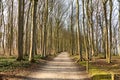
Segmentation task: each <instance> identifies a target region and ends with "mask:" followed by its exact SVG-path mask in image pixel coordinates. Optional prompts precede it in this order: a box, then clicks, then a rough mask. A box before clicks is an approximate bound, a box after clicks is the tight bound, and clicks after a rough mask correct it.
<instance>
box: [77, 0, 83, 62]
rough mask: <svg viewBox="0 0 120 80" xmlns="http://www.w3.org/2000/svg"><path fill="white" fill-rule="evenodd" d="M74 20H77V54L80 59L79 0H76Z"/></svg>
mask: <svg viewBox="0 0 120 80" xmlns="http://www.w3.org/2000/svg"><path fill="white" fill-rule="evenodd" d="M76 7H77V10H76V15H77V16H76V22H77V40H78V41H77V45H78V54H79V56H80V59H79V60H80V61H82V51H81V44H82V43H80V40H81V36H80V26H79V0H76Z"/></svg>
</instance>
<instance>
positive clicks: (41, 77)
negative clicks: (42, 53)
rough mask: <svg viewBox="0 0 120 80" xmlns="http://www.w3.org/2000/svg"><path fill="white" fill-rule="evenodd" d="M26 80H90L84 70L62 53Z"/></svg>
mask: <svg viewBox="0 0 120 80" xmlns="http://www.w3.org/2000/svg"><path fill="white" fill-rule="evenodd" d="M29 77H30V78H29V79H26V80H90V79H88V75H87V74H86V73H85V71H84V70H80V68H79V67H78V66H77V65H76V64H75V63H74V62H73V61H72V60H71V58H70V57H69V54H68V53H67V52H62V53H61V54H60V55H58V56H57V57H56V58H54V59H53V60H52V61H48V62H47V64H46V65H44V66H42V67H40V68H39V69H38V70H37V72H33V73H32V74H31V75H30V76H29Z"/></svg>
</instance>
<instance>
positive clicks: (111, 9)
mask: <svg viewBox="0 0 120 80" xmlns="http://www.w3.org/2000/svg"><path fill="white" fill-rule="evenodd" d="M109 6H110V16H109V19H110V20H109V23H110V24H109V26H110V27H109V31H110V32H109V33H110V47H109V54H108V63H111V52H112V11H113V2H112V0H109Z"/></svg>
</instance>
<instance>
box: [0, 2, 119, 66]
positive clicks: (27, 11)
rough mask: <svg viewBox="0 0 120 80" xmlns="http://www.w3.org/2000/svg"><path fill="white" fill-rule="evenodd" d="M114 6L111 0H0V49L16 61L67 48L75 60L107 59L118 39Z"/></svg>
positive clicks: (44, 55)
mask: <svg viewBox="0 0 120 80" xmlns="http://www.w3.org/2000/svg"><path fill="white" fill-rule="evenodd" d="M118 3H120V1H119V0H118ZM93 4H94V5H93ZM81 5H82V6H81ZM17 6H18V7H17ZM118 6H119V5H118ZM114 8H115V6H114V1H113V0H70V1H68V4H67V3H66V2H65V1H64V0H18V1H17V0H7V1H4V0H0V29H1V30H0V44H1V45H0V50H1V49H2V51H3V54H4V55H9V56H11V55H15V56H16V55H18V57H17V60H18V61H21V60H23V59H24V56H29V61H31V62H32V61H34V55H37V54H41V55H42V56H43V57H46V56H48V55H50V54H56V53H58V52H60V51H69V52H70V53H71V54H72V55H75V54H79V57H80V59H79V60H78V61H82V60H87V62H88V63H89V60H95V59H94V58H95V56H99V54H102V55H103V56H104V57H105V58H106V61H107V62H108V63H110V62H111V56H112V55H113V54H114V53H115V48H116V52H117V43H119V40H118V38H117V34H118V32H115V31H116V30H117V29H118V26H119V25H120V24H117V21H115V20H114V19H113V18H116V15H115V14H116V13H115V12H114V11H113V10H114ZM115 10H117V8H116V9H115ZM16 12H18V15H17V14H16ZM118 12H119V15H120V9H119V10H118ZM113 16H114V17H113ZM118 17H119V19H118V22H119V23H120V16H118ZM113 50H114V51H113ZM88 66H89V65H88Z"/></svg>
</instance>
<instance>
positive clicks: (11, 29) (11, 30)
mask: <svg viewBox="0 0 120 80" xmlns="http://www.w3.org/2000/svg"><path fill="white" fill-rule="evenodd" d="M13 3H14V0H12V11H11V16H10V17H11V19H10V25H11V28H10V49H9V54H10V55H12V49H13Z"/></svg>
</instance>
